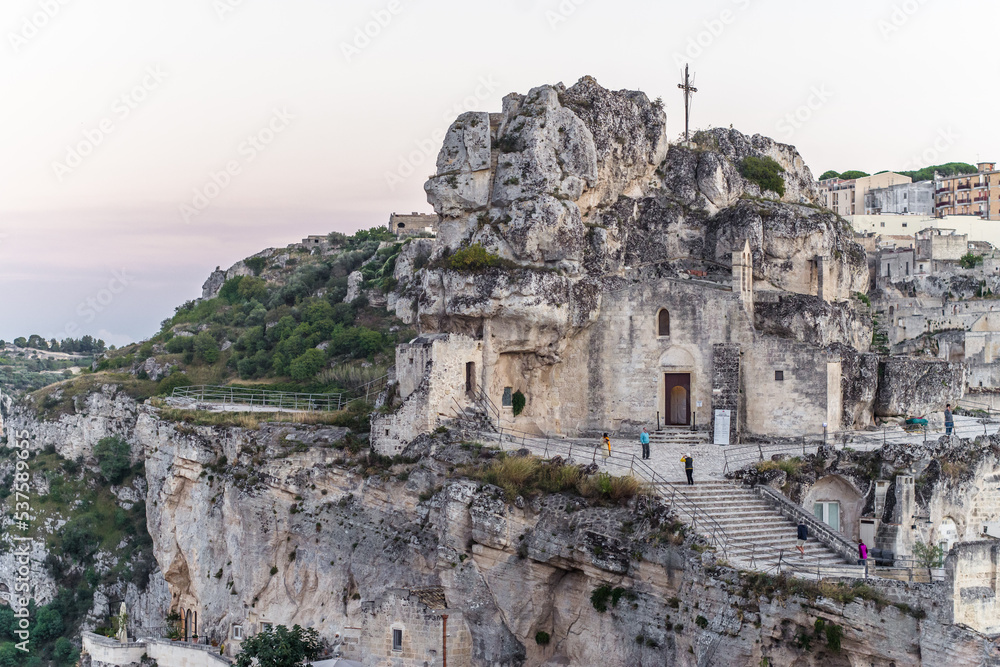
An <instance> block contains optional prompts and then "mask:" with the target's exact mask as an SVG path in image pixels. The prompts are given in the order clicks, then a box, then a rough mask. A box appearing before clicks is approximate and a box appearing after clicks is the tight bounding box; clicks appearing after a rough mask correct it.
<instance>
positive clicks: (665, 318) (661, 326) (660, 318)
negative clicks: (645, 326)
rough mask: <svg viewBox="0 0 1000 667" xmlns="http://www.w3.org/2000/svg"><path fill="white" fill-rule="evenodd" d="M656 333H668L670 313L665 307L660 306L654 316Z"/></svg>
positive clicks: (662, 334) (665, 334)
mask: <svg viewBox="0 0 1000 667" xmlns="http://www.w3.org/2000/svg"><path fill="white" fill-rule="evenodd" d="M656 335H657V336H669V335H670V313H669V312H668V311H667V309H666V308H661V309H660V312H659V314H658V315H657V316H656Z"/></svg>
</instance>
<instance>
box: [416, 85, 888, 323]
mask: <svg viewBox="0 0 1000 667" xmlns="http://www.w3.org/2000/svg"><path fill="white" fill-rule="evenodd" d="M750 156H754V157H770V158H772V159H774V160H775V161H777V162H778V163H779V164H780V165H781V166H782V167H783V168H784V169H785V172H784V174H783V177H784V181H785V185H786V187H785V194H784V195H783V196H782V197H781V198H780V199H762V197H765V196H770V197H774V196H775V194H774V193H768V192H762V191H761V189H760V186H758V185H757V184H756V183H753V182H750V181H747V180H746V179H745V178H743V177H742V176H741V175H740V169H739V167H740V164H741V162H742V161H743V160H744V159H745V158H747V157H750ZM437 167H438V173H437V174H436V175H435V176H433V177H432V178H431V179H430V180H429V181H428V182H427V184H426V186H425V187H426V190H427V193H428V200H429V201H430V203H431V204H432V205H433V206H434V207H435V210H436V211H437V213H438V214H439V215H440V216H441V217H442V223H441V232H440V234H439V243H438V244H437V247H436V249H435V251H434V252H435V256H440V255H441V254H442V253H447V252H449V251H453V250H455V249H458V248H460V247H463V246H466V245H469V244H474V243H478V244H480V245H482V246H483V247H484V248H486V249H487V250H489V251H491V252H494V253H496V254H498V255H499V256H501V257H503V258H506V259H509V260H511V261H513V262H516V263H517V264H519V265H520V266H522V267H524V269H525V270H526V271H539V270H553V269H555V270H558V271H559V273H560V274H561V275H563V276H565V278H566V280H565V281H563V282H564V285H563V286H561V287H560V288H559V291H560V292H562V293H564V294H569V295H570V299H571V302H570V303H568V304H567V305H568V308H566V309H565V310H564V312H563V313H562V314H561V315H556V317H560V318H562V322H561V324H560V327H559V328H560V329H561V333H562V334H564V335H569V334H571V333H572V331H573V330H574V328H575V327H578V326H586V325H588V324H589V323H590V321H591V318H589V317H584V318H582V319H581V318H579V317H577V318H575V319H570V317H569V315H570V314H571V313H580V312H584V313H586V312H588V311H591V310H593V309H596V308H599V298H597V299H593V298H592V297H589V296H588V295H590V294H595V293H599V292H601V291H604V290H606V287H607V280H608V279H609V278H612V277H616V276H622V275H623V274H624V272H625V271H627V270H630V269H636V268H638V267H643V266H650V267H651V268H650V269H649V270H650V271H651V272H653V273H666V274H668V275H670V274H674V275H676V274H678V273H686V270H687V269H700V268H704V269H706V270H707V271H709V272H712V273H716V272H719V270H720V268H721V270H722V271H728V265H729V264H730V257H731V254H732V252H733V251H735V250H738V249H741V248H742V246H743V243H744V242H745V241H747V240H749V242H750V246H751V249H752V252H753V257H754V273H755V278H756V279H757V280H758V281H761V282H762V283H764V284H763V285H762V286H761V287H763V288H764V289H767V288H768V286H770V288H771V289H777V290H787V291H792V292H798V293H816V277H815V275H812V276H811V275H810V274H809V271H810V269H809V267H810V266H811V264H810V263H811V262H813V260H814V258H816V257H820V258H823V260H824V262H825V266H826V269H825V270H826V276H825V279H826V286H825V289H826V291H827V294H828V296H829V297H830V298H832V299H845V298H848V297H849V296H850V295H851V294H852V293H853V292H855V291H866V289H867V282H868V270H867V264H866V260H865V255H864V252H863V251H862V250H861V248H860V247H859V246H857V245H856V244H855V243H854V242H853V240H852V238H851V232H850V230H849V229H848V228H847V226H846V223H844V222H843V221H842V220H840V219H838V218H836V216H835V215H834V214H832V213H830V212H829V211H823V210H820V209H819V208H818V207H814V206H813V201H814V199H815V197H816V192H815V185H814V182H813V179H812V175H811V173H810V171H809V169H808V167H806V166H805V164H804V163H803V161H802V158H801V157H800V156H799V155H798V153H797V152H796V151H795V149H794V148H793V147H791V146H787V145H784V144H779V143H777V142H774V141H773V140H771V139H768V138H766V137H761V136H759V135H757V136H753V137H747V136H745V135H743V134H740V133H739V132H737V131H735V130H721V129H717V130H711V131H706V132H701V133H699V134H698V136H697V137H696V143H695V144H694V145H693V146H691V147H686V146H681V145H673V146H669V148H668V144H667V141H666V137H665V118H664V114H663V112H662V110H661V109H660V108H659V107H658V106H657V105H656V104H654V103H651V102H650V101H649V100H648V99H647V98H646V96H645V95H644V94H642V93H639V92H634V91H609V90H606V89H604V88H602V87H601V86H599V85H598V84H597V82H596V81H595V80H593V79H592V78H590V77H585V78H583V79H581V80H580V82H578V83H577V84H576V85H574V86H572V87H571V88H566V87H564V86H563V85H562V84H557V85H554V86H553V85H546V86H540V87H538V88H534V89H532V90H531V91H529V92H528V94H527V95H518V94H512V95H509V96H508V97H506V98H505V99H504V105H503V111H502V113H499V114H492V115H490V114H485V113H466V114H463V115H462V116H460V117H459V118H458V119H457V120H456V121H455V123H454V124H453V125H452V127H451V128H450V129H449V132H448V135H447V137H446V139H445V141H444V146H443V147H442V149H441V152H440V154H439V157H438V163H437ZM428 272H429V273H438V274H440V273H441V272H440V271H428ZM814 273H815V271H814ZM397 277H398V278H403V279H406V278H409V277H410V276H409V275H407V274H406V272H405V271H404V272H401V273H400V274H399V275H398V276H397ZM461 282H462V281H459V283H461ZM476 282H477V284H476V285H472V284H469V282H468V281H465V282H464V284H459V283H456V282H455V281H453V280H451V279H450V278H448V277H445V276H436V277H430V278H426V279H425V280H423V281H420V280H418V281H417V283H419V284H420V288H419V289H418V290H417V292H416V294H413V293H410V294H404V295H403V296H404V298H403V300H402V301H398V302H397V304H398V305H397V313H399V314H401V315H403V314H406V313H410V312H412V310H413V305H414V304H416V306H417V309H416V310H417V317H418V318H419V319H421V321H422V322H423V324H424V325H425V326H427V327H430V328H432V329H437V330H446V329H447V324H446V322H449V321H450V318H451V317H452V316H455V317H459V318H466V319H468V318H480V319H482V318H494V317H496V312H497V310H498V309H500V308H501V305H500V304H507V303H509V301H508V300H507V298H506V297H507V296H508V295H506V294H503V293H496V294H494V293H492V292H491V291H489V290H487V289H486V286H485V284H484V282H483V281H476ZM493 282H494V283H496V282H497V281H493ZM550 282H551V281H548V280H536V281H534V283H535V284H536V285H538V286H543V285H544V287H542V289H543V292H542V293H540V294H538V297H539V299H540V300H542V301H544V300H545V299H546V298H547V297H548V296H549V295H551V294H552V293H553V292H552V290H551V288H550V287H549V283H550ZM415 284H416V283H415ZM581 297H582V298H583V299H585V300H587V301H590V303H584V304H581V305H580V306H576V307H574V303H572V302H573V301H575V300H576V299H579V298H581ZM414 298H415V299H416V301H415V302H414V300H413V299H414ZM517 312H519V309H517V308H516V307H515V308H514V309H513V310H512V311H511V312H510V313H508V315H507V317H508V319H510V318H512V317H516V315H515V313H517ZM553 315H555V314H553ZM409 317H410V318H412V317H413V315H412V314H410V315H409Z"/></svg>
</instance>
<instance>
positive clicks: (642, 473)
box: [470, 428, 778, 572]
mask: <svg viewBox="0 0 1000 667" xmlns="http://www.w3.org/2000/svg"><path fill="white" fill-rule="evenodd" d="M470 435H472V436H473V437H474V438H475V439H476V440H477V441H480V442H482V441H484V440H492V441H495V442H496V443H497V445H498V447H499V448H500V450H501V451H507V450H508V449H528V450H529V451H531V449H534V450H536V451H538V450H541V456H542V458H549V457H550V456H554V455H559V456H562V457H563V458H565V459H566V460H567V461H569V460H574V461H576V462H578V463H579V462H581V461H582V462H586V461H589V462H590V463H593V464H596V463H597V462H598V460H600V463H601V465H603V466H604V467H605V468H613V469H616V470H620V471H622V473H623V474H629V475H632V476H634V477H638V478H639V479H640V480H642V481H643V482H645V483H646V485H647V486H648V487H649V488H650V489H651V490H652V491H653V492H654V493H655V494H656V495H658V496H659V497H660V498H661V499H662V500H664V501H665V502H666V503H667V504H668V505H670V506H671V507H672V508H675V509H677V510H679V511H680V512H682V513H683V514H685V515H687V517H688V519H689V520H688V524H689V525H690V526H691V529H692V530H693V531H695V532H696V533H698V534H700V535H702V536H703V537H705V538H706V539H707V540H708V542H709V544H710V545H711V546H712V547H714V548H715V549H716V551H717V552H719V553H721V555H722V557H723V558H725V559H726V560H734V559H740V560H742V561H743V562H745V563H747V564H748V565H749V567H750V568H751V569H754V570H757V571H760V572H770V571H776V568H777V567H778V563H777V562H776V561H775V562H774V563H773V564H771V563H769V561H771V560H773V559H774V553H773V551H771V550H768V549H766V548H762V547H761V546H760V545H759V544H758V543H757V542H755V541H753V540H744V539H740V538H735V537H733V536H732V535H730V534H728V533H727V532H726V530H725V528H724V527H723V526H722V525H721V524H720V523H719V522H718V521H717V520H716V519H715V518H714V517H713V516H711V515H710V514H709V513H707V512H706V511H705V510H704V509H702V508H701V507H700V506H699V505H698V504H697V503H696V502H695V501H693V500H692V499H690V498H688V497H687V496H686V495H685V494H684V493H683V492H682V491H681V489H680V488H679V487H678V486H677V485H676V484H674V483H673V482H670V481H668V480H667V479H666V478H664V477H663V476H662V475H660V474H659V473H658V472H656V471H655V470H653V468H652V467H650V466H649V465H648V464H647V463H646V462H645V461H644V460H642V458H636V456H635V454H627V455H622V454H616V453H615V452H614V451H613V450H612V452H611V453H610V454H608V455H607V456H605V453H604V447H603V446H602V445H597V446H595V445H593V444H592V443H590V442H584V441H579V440H572V439H562V438H558V439H557V438H552V437H549V436H544V435H538V434H531V433H526V432H524V431H517V430H514V429H505V428H500V429H498V430H497V431H495V432H494V431H483V430H482V429H474V432H472V433H470ZM484 444H485V443H484ZM598 456H600V459H598Z"/></svg>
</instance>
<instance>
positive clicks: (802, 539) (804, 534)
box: [795, 519, 809, 556]
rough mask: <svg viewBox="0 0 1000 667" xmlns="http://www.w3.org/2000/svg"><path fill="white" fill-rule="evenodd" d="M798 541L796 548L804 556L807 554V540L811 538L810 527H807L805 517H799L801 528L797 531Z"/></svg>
mask: <svg viewBox="0 0 1000 667" xmlns="http://www.w3.org/2000/svg"><path fill="white" fill-rule="evenodd" d="M796 536H797V537H798V541H797V542H796V543H795V548H796V549H798V550H799V553H800V554H802V555H803V556H805V555H806V540H808V539H809V529H808V528H806V522H805V520H804V519H799V528H798V531H797V532H796Z"/></svg>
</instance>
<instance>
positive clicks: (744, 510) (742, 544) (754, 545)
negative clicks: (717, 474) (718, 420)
mask: <svg viewBox="0 0 1000 667" xmlns="http://www.w3.org/2000/svg"><path fill="white" fill-rule="evenodd" d="M674 486H675V487H677V489H678V493H680V494H681V495H682V496H684V497H685V498H686V499H687V500H689V501H691V503H690V504H689V503H685V502H682V501H678V502H675V503H674V507H675V509H676V511H677V514H678V518H680V519H681V520H682V521H684V522H686V523H688V524H690V525H693V526H695V527H696V531H697V532H698V533H699V534H701V535H704V536H705V537H707V538H709V541H711V532H712V528H713V527H715V526H716V525H718V526H721V528H722V530H723V531H725V533H726V535H727V536H728V537H729V539H730V546H729V548H728V549H727V553H726V554H725V556H724V557H726V558H727V559H728V560H729V562H730V563H731V564H732V565H734V566H736V567H740V568H743V569H748V570H764V571H768V570H772V569H775V568H776V566H777V564H778V555H779V553H780V552H782V551H783V552H784V553H783V557H782V570H783V571H784V569H785V568H789V569H793V570H799V569H801V570H802V571H803V572H804V573H806V574H808V572H809V570H810V569H814V568H816V567H817V566H819V567H820V568H830V567H835V566H843V565H845V563H844V559H843V558H841V557H840V556H839V555H838V554H837V553H835V552H834V551H832V550H831V549H829V548H827V547H826V546H825V545H824V544H822V543H821V542H819V541H817V540H816V539H815V538H814V537H812V536H810V537H809V540H808V541H807V542H806V556H805V557H804V558H803V557H801V556H800V555H799V552H798V550H797V549H796V548H795V542H796V537H795V535H796V524H795V523H794V522H792V521H791V520H790V519H787V518H785V517H784V516H782V514H781V513H780V512H778V510H777V509H775V508H774V507H773V506H772V505H771V504H770V503H769V502H768V501H766V500H764V499H763V498H761V497H760V496H758V495H756V494H755V493H754V492H753V491H752V490H750V489H748V488H746V487H743V486H741V485H737V484H733V483H731V482H723V481H714V482H712V481H710V482H698V483H697V484H695V486H687V485H685V484H683V483H682V482H676V483H674ZM663 492H664V494H665V495H666V496H667V498H668V499H669V495H670V493H671V492H672V489H670V488H669V487H665V488H664V489H663ZM691 504H693V505H697V507H698V509H699V511H695V510H693V509H692V508H691V507H690V505H691ZM706 515H707V516H708V517H710V518H711V519H712V520H714V521H715V524H713V523H711V522H709V521H706V520H705V517H706ZM720 556H722V554H721V549H720Z"/></svg>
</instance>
